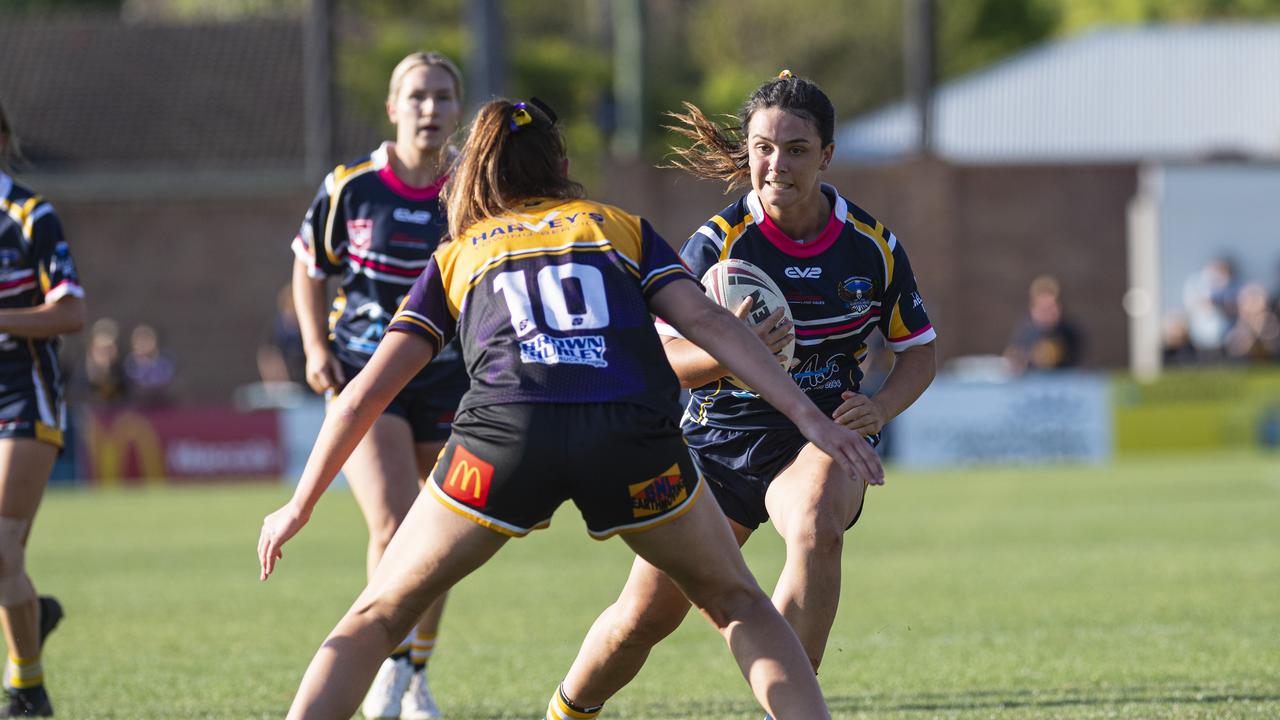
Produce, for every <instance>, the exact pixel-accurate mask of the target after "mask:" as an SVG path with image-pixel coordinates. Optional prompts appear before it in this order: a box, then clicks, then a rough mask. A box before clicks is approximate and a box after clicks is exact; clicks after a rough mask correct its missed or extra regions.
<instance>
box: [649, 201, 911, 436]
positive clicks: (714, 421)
mask: <svg viewBox="0 0 1280 720" xmlns="http://www.w3.org/2000/svg"><path fill="white" fill-rule="evenodd" d="M822 191H823V192H824V193H826V195H827V197H828V199H829V200H830V201H831V205H832V212H831V218H830V219H829V220H828V222H827V227H826V229H824V230H823V231H822V233H821V234H820V235H819V236H818V237H817V238H815V239H814V240H812V241H810V242H806V243H798V242H796V241H794V240H792V239H791V238H789V237H787V235H786V234H785V233H783V232H782V230H780V229H779V228H778V227H777V226H776V225H775V224H774V223H773V221H772V220H770V218H769V216H768V215H766V214H765V212H764V209H763V208H762V207H761V205H760V200H759V199H758V198H757V197H756V194H755V192H754V191H753V192H750V193H748V194H746V195H744V196H743V197H742V198H740V199H739V200H738V201H737V202H735V203H734V204H732V205H730V206H729V207H727V208H725V209H724V210H722V211H721V212H719V213H717V214H716V215H715V216H714V217H712V218H711V219H710V220H709V221H707V222H706V223H705V224H704V225H703V226H702V227H700V228H698V231H697V232H696V233H694V234H693V236H692V237H690V238H689V239H688V241H686V242H685V244H684V247H683V248H681V250H680V256H681V258H683V260H684V262H685V264H686V265H687V266H688V267H689V269H690V270H691V271H692V272H693V273H694V274H695V275H697V276H698V277H702V275H703V273H705V272H706V271H707V268H710V267H711V266H712V265H714V264H715V263H717V262H720V261H721V260H727V259H729V258H735V259H739V260H745V261H747V262H750V263H752V264H754V265H756V266H758V267H760V268H761V269H762V270H764V271H765V272H766V273H767V274H768V275H769V277H770V278H772V279H773V281H774V282H775V283H777V285H778V287H779V288H780V289H781V290H782V293H783V295H784V296H785V297H786V299H787V305H788V306H789V307H790V309H791V314H792V317H793V318H794V320H795V328H796V330H795V332H796V355H795V357H796V360H797V361H798V363H797V364H796V365H795V366H794V367H792V368H791V377H792V378H793V379H794V380H795V382H796V384H797V385H799V386H800V389H801V390H803V391H804V392H805V393H806V394H807V395H808V396H809V397H810V398H811V399H812V400H813V401H814V403H815V404H817V405H818V407H820V408H822V409H823V410H825V411H827V412H830V411H832V410H834V409H835V408H836V407H837V406H839V404H840V402H841V399H840V394H841V393H842V392H844V391H845V390H852V391H857V389H858V385H859V383H860V382H861V380H862V369H861V368H860V367H859V363H860V362H861V361H862V359H863V358H864V357H865V356H866V352H867V348H866V340H867V336H868V335H870V334H871V332H872V331H873V330H879V331H880V333H881V334H882V335H883V336H884V338H885V341H886V344H887V345H888V347H889V349H891V350H893V351H894V352H901V351H902V350H905V349H907V348H909V347H912V346H913V345H922V344H924V343H928V342H930V341H932V340H933V339H934V337H935V334H934V331H933V326H932V324H930V322H929V316H928V315H927V314H926V313H925V308H924V300H923V299H922V298H921V297H920V292H919V290H918V289H917V288H916V279H915V275H914V274H912V272H911V263H910V262H909V261H908V260H907V251H906V250H905V249H904V248H903V247H902V244H901V243H900V242H898V239H897V238H896V237H895V236H894V234H893V233H891V232H889V229H888V228H886V227H885V226H884V225H882V224H880V223H879V222H877V221H876V219H875V218H873V217H871V216H870V215H869V214H867V213H866V211H864V210H862V209H861V208H859V207H858V206H856V205H854V204H853V203H851V202H849V201H848V200H846V199H845V198H843V197H841V196H840V194H839V193H838V192H836V190H835V188H833V187H831V186H829V185H823V186H822ZM658 331H659V333H661V334H663V335H670V336H675V337H679V333H677V332H676V330H675V328H673V327H671V326H670V325H666V324H665V323H663V322H661V320H659V321H658ZM685 419H686V421H691V422H696V423H698V424H702V425H709V426H712V427H724V428H734V429H752V428H778V427H788V426H790V425H791V421H790V420H788V419H787V418H786V417H785V416H784V415H782V413H780V412H778V411H777V410H774V409H773V407H772V406H770V405H769V404H768V403H766V402H765V401H764V400H762V399H761V398H760V397H759V396H758V395H756V394H755V393H752V392H747V391H744V390H742V389H740V388H738V387H735V386H734V385H732V384H730V383H729V382H728V381H727V380H717V381H715V382H712V383H708V384H707V385H704V386H702V387H700V388H697V389H695V390H693V391H692V393H691V395H690V401H689V405H688V407H687V408H686V409H685Z"/></svg>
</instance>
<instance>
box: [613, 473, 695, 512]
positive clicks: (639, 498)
mask: <svg viewBox="0 0 1280 720" xmlns="http://www.w3.org/2000/svg"><path fill="white" fill-rule="evenodd" d="M627 489H628V490H629V491H630V492H631V514H632V516H633V517H637V518H642V517H649V516H650V515H657V514H658V513H660V512H666V511H667V510H670V509H671V508H673V507H675V506H676V505H679V504H680V503H682V502H684V499H685V498H686V497H688V495H689V492H688V491H687V490H686V489H685V487H684V478H683V477H681V475H680V465H679V464H678V463H677V464H674V465H672V466H671V467H669V468H667V470H666V472H664V473H662V474H661V475H659V476H658V477H656V478H653V479H652V480H645V481H644V482H640V483H632V484H631V485H629V486H628V487H627Z"/></svg>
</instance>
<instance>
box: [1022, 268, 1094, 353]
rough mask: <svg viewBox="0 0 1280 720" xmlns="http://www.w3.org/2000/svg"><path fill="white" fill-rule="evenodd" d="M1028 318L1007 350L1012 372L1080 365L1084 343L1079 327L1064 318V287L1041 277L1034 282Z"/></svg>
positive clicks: (1055, 281)
mask: <svg viewBox="0 0 1280 720" xmlns="http://www.w3.org/2000/svg"><path fill="white" fill-rule="evenodd" d="M1027 312H1028V317H1027V319H1026V320H1025V321H1023V323H1022V324H1021V325H1020V326H1018V328H1017V330H1015V331H1014V333H1013V337H1011V338H1010V339H1009V346H1008V347H1007V348H1005V351H1004V357H1005V361H1006V362H1007V363H1008V364H1009V369H1010V370H1011V371H1012V372H1014V373H1016V374H1021V373H1024V372H1027V371H1029V370H1057V369H1060V368H1069V367H1075V366H1077V365H1079V364H1080V357H1081V354H1082V350H1083V341H1082V340H1081V337H1080V332H1079V331H1078V330H1077V329H1076V326H1075V325H1074V324H1073V323H1071V322H1070V321H1069V320H1067V319H1066V318H1065V317H1063V311H1062V288H1061V286H1060V285H1059V284H1058V280H1057V278H1055V277H1053V276H1050V275H1040V276H1039V277H1037V278H1036V279H1035V280H1032V281H1031V292H1030V301H1029V307H1028V311H1027Z"/></svg>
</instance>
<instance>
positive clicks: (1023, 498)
mask: <svg viewBox="0 0 1280 720" xmlns="http://www.w3.org/2000/svg"><path fill="white" fill-rule="evenodd" d="M1277 478H1280V456H1276V455H1270V456H1261V455H1180V456H1173V457H1165V458H1150V459H1146V460H1130V461H1125V462H1123V463H1119V464H1116V465H1113V466H1108V467H1101V468H1092V467H1060V468H1026V469H997V468H973V469H966V470H956V471H949V472H939V473H907V472H901V471H895V470H894V469H893V468H890V473H889V478H888V484H887V485H885V487H883V488H876V489H873V490H872V491H871V493H870V496H869V498H868V504H867V510H866V512H865V513H864V515H863V518H862V520H861V521H860V522H859V524H858V526H857V527H856V528H855V529H854V530H853V531H852V532H850V533H849V534H848V536H847V538H846V544H845V550H844V580H843V585H844V591H843V600H842V603H841V607H840V612H839V615H838V617H837V619H836V623H835V626H834V628H833V632H832V635H831V641H830V643H829V646H828V650H827V654H826V658H825V659H824V662H823V668H822V676H821V680H822V685H823V688H824V691H825V693H826V695H827V698H828V701H829V703H830V705H831V707H832V714H833V717H835V718H841V719H848V718H875V719H884V720H890V719H892V720H924V719H925V718H956V719H961V720H970V719H972V720H987V719H988V718H1005V719H1008V720H1013V719H1015V718H1016V719H1018V720H1023V719H1026V718H1031V719H1033V720H1034V719H1045V720H1047V719H1049V718H1054V719H1055V720H1056V719H1059V718H1068V719H1071V718H1116V717H1141V718H1174V719H1179V720H1181V719H1184V718H1185V719H1190V718H1211V717H1212V718H1274V717H1277V716H1280V695H1278V694H1277V692H1276V686H1275V668H1276V667H1280V645H1278V644H1277V643H1276V640H1275V639H1276V638H1277V637H1280V612H1278V611H1277V606H1276V603H1275V598H1276V597H1280V531H1278V530H1277V526H1276V523H1275V508H1276V506H1277V502H1278V501H1280V484H1278V483H1277ZM1206 479H1208V480H1210V481H1209V482H1207V481H1206ZM287 495H288V490H287V489H286V488H283V487H278V486H276V487H261V486H258V487H246V486H228V487H200V488H190V487H188V488H157V489H151V490H145V491H139V490H135V491H72V490H56V489H55V490H52V491H50V492H49V493H48V495H47V497H46V500H45V503H44V507H43V508H41V511H40V517H39V519H38V521H37V523H36V527H35V530H34V532H33V535H32V541H31V549H30V554H29V559H28V568H29V570H30V572H31V574H32V576H33V578H34V580H35V583H36V586H37V587H38V588H39V589H40V591H41V592H46V593H53V594H55V595H58V596H59V597H60V598H61V599H62V601H63V604H64V606H65V607H66V610H67V619H66V620H65V622H64V623H63V625H62V626H60V627H59V629H58V631H57V632H56V633H55V634H54V635H53V636H52V637H51V639H50V642H49V645H48V647H47V649H46V652H45V655H44V663H45V674H46V677H47V678H48V682H49V685H50V690H51V692H52V693H53V700H54V704H55V706H56V708H57V711H58V714H59V716H60V717H72V718H119V719H121V720H123V719H125V718H128V719H129V720H145V719H151V718H175V717H190V718H205V719H207V720H212V719H216V718H228V719H230V718H235V719H237V720H243V719H244V718H266V717H281V716H282V715H283V714H284V711H285V708H286V707H288V704H289V701H290V698H291V697H292V694H293V692H294V690H295V689H296V688H297V684H298V680H299V678H300V677H301V674H302V671H303V669H304V668H305V667H306V664H307V662H308V660H309V659H310V657H311V654H312V653H313V652H314V651H315V649H316V647H317V646H318V645H319V643H320V641H321V639H322V638H323V637H324V636H325V634H326V633H327V632H328V631H329V630H330V628H332V627H333V624H334V623H335V622H336V621H337V619H338V618H339V617H340V616H341V614H342V613H343V612H344V611H345V609H346V608H347V606H348V605H349V604H350V602H351V600H352V599H353V598H354V597H355V595H356V593H357V592H358V590H359V588H360V586H361V585H362V584H363V582H364V552H365V534H364V525H363V523H362V521H361V519H360V515H359V512H358V510H357V509H356V507H355V503H354V501H353V500H352V499H351V496H350V494H349V493H346V492H342V491H331V492H330V493H329V494H328V495H327V496H326V497H325V498H324V499H323V500H322V502H321V503H320V505H319V507H318V508H317V511H316V513H315V516H314V517H313V519H312V522H311V525H310V526H309V527H307V528H306V529H305V530H304V531H303V532H302V534H301V535H299V536H298V537H297V538H296V539H295V540H294V541H292V542H291V543H290V544H289V546H288V547H287V548H286V549H285V554H284V559H283V561H282V563H281V565H280V567H279V570H278V573H277V574H276V576H275V577H273V578H272V579H271V580H270V582H268V583H265V584H264V583H259V582H258V579H257V566H256V562H255V559H254V548H255V544H256V542H257V537H258V530H259V527H260V525H261V522H262V517H263V515H265V514H266V513H267V512H269V511H270V510H272V509H274V508H275V507H277V506H278V505H279V503H281V502H283V501H284V500H285V498H286V497H287ZM757 535H758V536H757V537H755V538H753V539H752V540H751V542H750V543H748V545H747V548H746V552H747V559H748V562H749V563H750V565H751V567H752V568H753V570H754V571H755V572H756V574H757V575H758V576H759V577H760V579H761V582H762V584H763V585H764V586H765V587H766V589H768V588H770V587H772V585H773V582H774V580H775V579H776V578H777V576H778V572H779V569H780V568H781V566H782V562H783V560H784V552H783V548H782V547H781V544H780V543H779V541H778V539H777V536H776V533H775V531H774V529H773V527H772V526H771V525H765V526H763V527H762V528H761V530H760V532H759V533H758V534H757ZM630 558H631V555H630V553H629V552H628V551H627V549H626V546H625V545H624V544H623V543H622V542H620V541H618V540H616V539H615V540H611V541H608V542H604V543H598V542H593V541H591V540H589V539H588V537H587V535H586V532H585V529H584V528H583V525H582V521H581V520H580V519H579V518H578V516H577V513H576V511H575V510H574V509H573V507H572V505H566V506H565V507H564V508H562V511H561V512H560V513H559V514H558V515H557V516H556V518H555V522H554V524H553V525H552V528H551V529H549V530H545V531H540V532H537V533H534V534H533V535H532V536H531V537H529V538H526V539H523V540H518V541H513V542H510V543H508V545H507V546H506V547H505V548H504V549H503V550H502V551H501V552H500V553H498V555H497V557H496V558H495V559H494V560H493V561H491V562H490V563H489V564H488V565H486V566H485V567H484V568H482V569H481V570H480V571H479V572H477V573H476V574H475V575H473V576H472V577H470V578H467V579H466V580H464V581H463V582H462V584H461V585H459V586H458V588H456V589H455V591H454V592H453V593H452V594H451V596H450V599H449V605H448V609H447V611H446V613H445V618H444V624H443V627H442V632H441V636H440V643H439V645H438V646H437V652H436V656H435V658H434V659H433V660H432V665H431V667H432V669H431V677H432V685H433V688H434V689H435V691H436V696H437V699H438V700H439V701H440V703H441V705H442V706H443V707H444V709H445V711H446V713H448V714H449V716H450V717H470V718H490V719H497V718H503V719H506V718H510V719H514V718H530V717H537V716H538V713H539V712H540V711H541V710H542V708H544V707H545V706H546V702H547V698H548V697H549V696H550V694H551V692H552V690H553V689H554V688H555V685H556V683H557V682H559V681H560V679H561V678H562V677H563V674H564V672H565V671H566V669H567V668H568V667H569V665H570V663H571V662H572V660H573V657H574V655H575V654H576V652H577V648H578V645H579V643H580V642H581V640H582V637H583V635H584V634H585V633H586V630H587V628H588V627H589V625H590V623H591V621H592V620H593V619H594V618H595V617H596V615H597V614H598V613H599V612H600V611H601V610H602V609H603V608H604V607H605V606H606V605H607V604H609V603H610V602H612V600H613V599H614V598H615V597H616V594H617V592H618V590H619V588H620V587H621V586H622V582H623V580H624V579H625V577H626V574H627V571H628V568H629V563H630ZM607 713H608V716H609V717H611V718H619V719H620V720H622V719H637V718H677V719H679V720H722V719H724V720H727V719H728V718H744V717H752V716H756V717H758V716H759V715H760V714H761V713H760V712H759V711H758V710H755V709H754V704H753V703H752V701H751V698H750V695H749V693H748V692H747V689H746V687H745V686H744V685H743V682H742V679H741V677H740V676H739V674H738V671H737V668H736V667H735V666H734V664H733V663H732V662H731V661H730V659H729V655H728V653H727V652H726V651H725V647H724V644H723V642H721V640H720V639H719V638H718V637H717V636H716V635H715V633H713V632H712V631H711V630H710V629H709V628H708V627H707V626H706V623H705V622H703V621H702V620H701V619H700V618H697V617H691V618H690V619H688V620H687V621H686V622H685V624H684V625H683V626H682V627H681V628H680V630H679V631H677V632H676V633H675V634H674V635H673V636H672V637H671V638H669V639H668V640H666V641H665V642H663V643H662V644H661V645H660V646H658V648H657V649H656V650H655V651H654V653H653V655H652V656H651V657H650V659H649V662H648V664H647V665H646V667H645V669H644V671H643V672H641V674H640V676H639V677H638V678H637V679H636V680H635V681H634V682H633V683H632V684H631V685H630V686H629V687H627V688H625V689H624V690H623V691H622V692H621V693H620V694H619V695H618V696H617V697H616V698H615V699H614V700H613V701H612V702H611V703H610V705H609V709H608V711H607Z"/></svg>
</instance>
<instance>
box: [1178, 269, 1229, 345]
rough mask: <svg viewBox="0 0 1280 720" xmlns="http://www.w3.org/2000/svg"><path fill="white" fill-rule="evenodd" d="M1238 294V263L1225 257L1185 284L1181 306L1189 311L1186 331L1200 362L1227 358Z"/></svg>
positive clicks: (1188, 279)
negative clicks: (1226, 350) (1227, 343)
mask: <svg viewBox="0 0 1280 720" xmlns="http://www.w3.org/2000/svg"><path fill="white" fill-rule="evenodd" d="M1239 292H1240V282H1239V281H1238V280H1237V279H1236V269H1235V263H1233V262H1232V261H1231V259H1230V258H1228V257H1226V256H1222V257H1217V258H1214V259H1213V260H1210V261H1209V264H1208V265H1205V266H1204V267H1203V268H1202V269H1201V270H1200V272H1198V273H1196V274H1195V275H1192V276H1191V277H1189V278H1187V282H1186V284H1184V285H1183V288H1182V303H1183V305H1184V307H1185V308H1186V312H1187V332H1188V334H1189V336H1190V338H1191V344H1192V346H1194V347H1195V349H1196V354H1197V357H1198V358H1199V360H1200V361H1202V362H1203V361H1214V360H1221V359H1222V358H1223V357H1224V351H1225V343H1226V340H1227V332H1228V331H1229V330H1230V329H1231V326H1232V325H1233V324H1234V323H1235V319H1236V296H1237V295H1238V294H1239Z"/></svg>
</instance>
